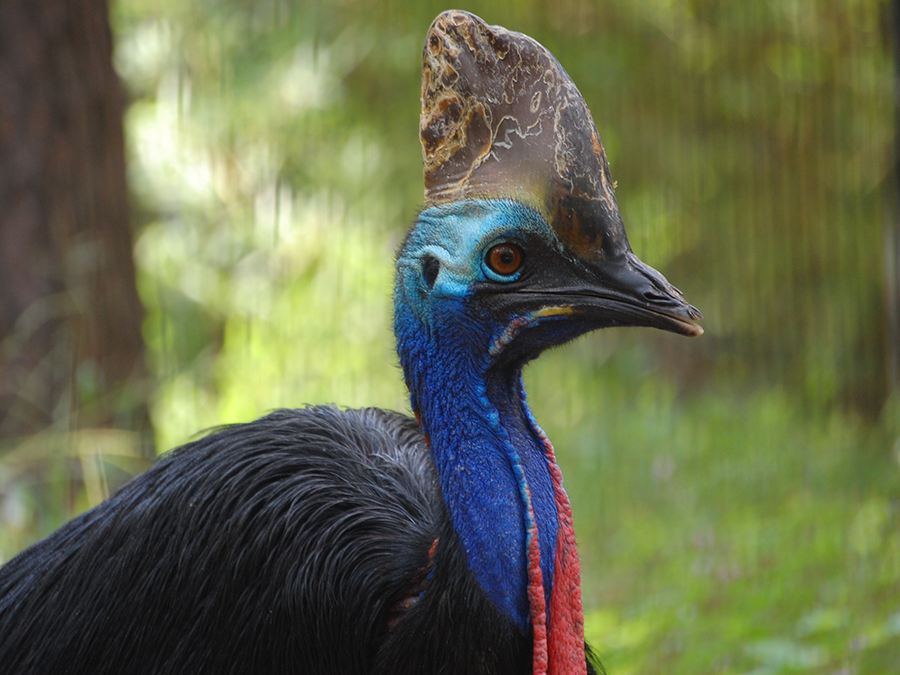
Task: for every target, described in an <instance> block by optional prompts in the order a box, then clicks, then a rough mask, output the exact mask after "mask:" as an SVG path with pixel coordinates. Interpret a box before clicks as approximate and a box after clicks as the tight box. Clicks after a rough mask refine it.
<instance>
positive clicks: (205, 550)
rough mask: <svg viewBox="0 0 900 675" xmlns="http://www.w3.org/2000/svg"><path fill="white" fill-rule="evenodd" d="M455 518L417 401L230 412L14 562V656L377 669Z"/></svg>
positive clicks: (4, 603) (0, 646)
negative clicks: (413, 405)
mask: <svg viewBox="0 0 900 675" xmlns="http://www.w3.org/2000/svg"><path fill="white" fill-rule="evenodd" d="M442 517H443V506H442V503H441V501H440V496H439V493H438V491H437V488H436V477H435V474H434V467H433V464H432V463H431V460H430V458H429V456H428V453H427V450H426V448H425V444H424V440H423V438H422V435H421V432H420V431H419V430H418V427H417V426H416V425H415V422H414V421H412V420H410V419H409V418H406V417H404V416H401V415H398V414H395V413H388V412H384V411H380V410H375V409H366V410H346V411H340V410H338V409H337V408H334V407H326V406H320V407H311V408H306V409H300V410H282V411H278V412H275V413H273V414H271V415H269V416H267V417H265V418H262V419H260V420H257V421H256V422H252V423H250V424H241V425H236V426H231V427H227V428H225V429H222V430H220V431H218V432H216V433H214V434H212V435H210V436H207V437H206V438H203V439H201V440H198V441H195V442H193V443H190V444H189V445H187V446H184V447H182V448H180V449H178V450H176V451H174V452H172V453H171V454H169V455H167V456H166V457H164V458H163V459H162V460H161V461H160V462H159V463H158V464H157V465H156V466H155V467H154V468H152V469H151V470H150V471H148V472H146V473H144V474H143V475H141V476H140V477H138V478H136V479H135V480H133V481H132V482H130V483H129V484H128V485H126V486H125V487H124V488H123V489H122V490H121V491H120V492H119V493H117V494H116V495H115V496H114V497H113V498H111V499H110V500H108V501H107V502H105V503H103V504H101V505H100V506H98V507H97V508H95V509H93V510H91V511H89V512H87V513H85V514H84V515H82V516H81V517H79V518H77V519H75V520H73V521H72V522H70V523H68V524H67V525H65V526H64V527H62V528H61V529H60V530H58V531H57V532H56V533H55V534H53V535H51V536H50V537H48V538H47V539H45V540H43V541H41V542H39V543H37V544H35V545H34V546H32V547H31V548H29V549H28V550H26V551H24V552H23V553H22V554H20V555H19V556H18V557H16V558H15V559H13V560H12V561H10V562H9V563H8V564H7V565H6V566H4V567H3V568H0V672H2V673H16V674H17V675H24V674H26V673H62V672H66V673H93V674H99V673H106V672H109V673H113V672H114V673H124V672H127V673H145V672H146V673H151V672H154V673H204V672H209V673H295V672H309V673H332V672H334V673H337V672H342V673H356V672H369V670H370V669H371V664H372V663H373V661H374V659H375V649H376V648H377V646H378V645H380V644H381V643H382V642H383V640H384V634H385V633H386V632H387V629H388V624H389V623H391V622H392V621H396V619H397V618H398V616H399V615H400V614H402V610H403V607H402V606H400V605H398V606H397V607H394V605H396V604H397V603H402V602H403V601H404V599H405V598H406V596H407V595H408V593H409V591H410V588H411V587H412V586H414V585H415V584H414V583H413V580H415V579H417V578H418V577H419V576H421V574H422V570H423V569H425V568H426V567H427V566H428V562H429V551H430V549H431V546H432V543H433V542H434V540H435V538H436V537H437V532H438V531H439V529H440V522H441V519H442ZM398 612H399V614H398Z"/></svg>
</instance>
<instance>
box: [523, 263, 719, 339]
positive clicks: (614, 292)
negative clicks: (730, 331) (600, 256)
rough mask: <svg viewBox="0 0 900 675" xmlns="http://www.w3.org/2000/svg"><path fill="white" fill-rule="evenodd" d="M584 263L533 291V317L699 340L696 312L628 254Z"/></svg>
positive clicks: (652, 270)
mask: <svg viewBox="0 0 900 675" xmlns="http://www.w3.org/2000/svg"><path fill="white" fill-rule="evenodd" d="M582 262H583V263H586V264H585V267H584V268H582V273H581V274H577V275H572V276H570V277H568V278H567V279H565V281H563V282H562V283H560V281H562V280H560V279H558V278H557V279H556V280H555V281H556V283H552V282H551V283H550V284H548V285H547V286H544V288H541V289H537V288H533V289H532V293H533V295H532V296H531V302H530V303H529V304H531V305H532V307H534V309H533V310H532V312H531V316H533V317H535V318H541V317H551V316H562V315H567V316H570V317H573V318H580V319H582V320H586V321H587V322H588V323H595V324H597V325H598V326H602V325H613V326H646V327H650V328H659V329H661V330H666V331H671V332H673V333H678V334H680V335H686V336H689V337H696V336H698V335H702V334H703V328H702V327H701V326H700V325H699V324H698V323H697V321H699V320H700V319H702V318H703V315H702V314H701V313H700V310H698V309H697V308H696V307H694V306H693V305H691V304H690V303H688V302H687V301H686V300H685V299H684V295H683V294H682V293H681V291H679V290H678V289H677V288H675V287H674V286H673V285H672V284H670V283H669V282H668V281H667V280H666V278H665V277H664V276H663V275H662V274H660V273H659V272H657V271H656V270H655V269H653V268H652V267H650V266H649V265H647V264H646V263H644V262H642V261H641V260H640V259H639V258H638V257H637V256H636V255H635V254H634V253H632V252H631V251H630V250H627V251H626V252H625V253H624V254H622V255H620V256H617V257H616V258H615V259H613V260H600V261H596V262H594V261H591V262H587V261H583V260H582ZM548 286H549V287H548ZM535 291H536V292H535Z"/></svg>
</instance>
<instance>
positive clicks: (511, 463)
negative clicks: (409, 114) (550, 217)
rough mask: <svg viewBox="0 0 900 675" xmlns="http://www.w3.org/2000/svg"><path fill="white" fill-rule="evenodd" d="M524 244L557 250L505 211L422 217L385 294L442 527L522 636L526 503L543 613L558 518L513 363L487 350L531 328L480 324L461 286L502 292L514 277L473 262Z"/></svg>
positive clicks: (545, 229) (468, 208)
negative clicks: (438, 494) (448, 520)
mask: <svg viewBox="0 0 900 675" xmlns="http://www.w3.org/2000/svg"><path fill="white" fill-rule="evenodd" d="M535 238H539V239H540V240H541V241H542V245H545V246H549V247H557V248H561V245H560V244H559V241H558V240H557V238H556V236H555V234H554V233H553V231H552V229H551V228H550V226H549V225H548V224H547V223H546V221H544V219H543V218H541V216H540V215H539V214H538V213H537V212H535V211H534V210H532V209H530V208H528V207H526V206H523V205H522V204H519V203H517V202H511V201H489V200H467V201H465V202H459V203H456V204H450V205H446V206H439V207H433V208H429V209H427V210H425V211H424V212H422V214H421V215H420V216H419V219H418V221H417V223H416V226H415V228H414V229H413V231H412V232H411V233H410V235H409V237H408V238H407V240H406V242H405V243H404V245H403V248H402V250H401V251H400V255H399V257H398V260H397V282H396V286H395V291H394V330H395V333H396V336H397V351H398V354H399V356H400V362H401V365H402V366H403V371H404V374H405V376H406V382H407V385H408V386H409V389H410V392H411V393H410V396H411V401H412V408H413V410H415V411H416V412H417V413H418V414H419V415H420V418H421V420H422V424H423V429H424V431H425V434H426V436H427V437H428V439H429V443H430V446H431V451H432V455H433V457H434V461H435V464H436V465H437V469H438V473H439V476H440V483H441V489H442V491H443V495H444V500H445V502H446V504H447V507H448V509H449V512H450V515H451V517H452V519H453V524H454V528H455V530H456V532H457V533H458V535H459V537H460V540H461V542H462V545H463V547H464V548H465V551H466V554H467V558H468V563H469V567H470V569H471V570H472V571H473V573H474V575H475V577H476V579H477V580H478V582H479V584H480V585H481V587H482V588H483V589H484V591H485V592H486V593H487V595H488V597H489V598H490V599H491V601H492V602H493V603H494V605H495V606H496V607H498V608H499V609H500V610H501V611H503V612H504V613H505V614H506V615H507V616H509V617H510V618H511V619H512V620H513V621H514V622H515V623H516V624H517V625H518V626H519V627H520V628H521V629H522V631H523V632H525V631H527V629H528V626H529V625H530V616H529V603H528V597H527V588H528V561H527V553H526V543H527V541H526V540H527V531H528V529H529V525H530V524H531V523H530V519H529V516H528V513H527V509H526V507H525V503H526V500H527V498H528V497H527V494H528V493H529V492H530V495H531V502H532V507H533V511H534V521H535V524H536V526H537V532H538V542H539V548H540V556H541V572H542V575H543V580H544V590H545V593H546V600H547V607H548V608H549V597H550V593H551V585H552V579H553V564H554V555H555V550H556V538H557V518H558V516H557V509H556V500H555V497H554V493H553V486H552V482H551V478H550V473H549V469H548V465H547V459H546V451H545V448H544V446H543V443H542V442H541V440H540V438H539V437H538V435H537V430H536V428H535V425H534V423H533V418H532V417H531V415H530V412H529V411H528V409H527V407H526V405H525V398H524V389H523V386H522V379H521V366H522V364H515V363H511V364H507V365H505V366H498V364H497V362H496V361H495V358H496V356H497V350H496V348H495V349H494V350H493V351H494V353H493V354H492V353H491V351H492V350H491V347H492V345H496V344H497V339H498V338H499V337H500V336H501V335H502V334H503V332H504V330H505V329H507V326H508V325H509V323H510V321H512V320H515V319H520V320H526V321H528V322H530V323H536V322H538V321H541V320H542V319H539V318H534V317H530V316H524V317H516V316H503V317H496V316H492V314H491V313H490V311H489V308H488V306H487V304H486V300H487V299H488V298H486V297H485V296H484V294H483V293H481V294H479V293H475V291H474V290H473V286H475V285H476V284H480V287H481V288H482V289H484V288H485V284H490V285H492V286H493V288H491V290H495V291H496V292H503V290H504V289H503V286H504V284H508V283H510V282H512V281H515V280H516V279H517V274H513V275H512V276H510V277H503V276H500V275H498V274H496V273H495V272H493V271H492V270H490V269H489V268H488V267H487V265H486V264H485V262H484V260H485V254H486V253H487V251H488V250H489V249H490V248H492V247H493V246H495V245H496V244H499V243H503V242H513V243H518V244H519V245H520V246H522V247H523V248H525V246H524V244H525V241H526V239H528V240H529V241H532V242H533V241H535ZM525 255H526V256H527V255H528V252H527V250H526V251H525ZM429 256H430V257H431V258H433V259H434V260H436V261H437V263H438V267H437V268H436V271H437V276H436V277H435V276H433V275H434V272H435V266H434V262H433V261H432V262H431V263H430V265H431V268H430V271H431V275H432V277H431V278H429V276H428V274H427V273H426V271H425V268H426V264H425V263H426V260H427V259H428V257H429ZM429 280H432V281H433V285H432V286H431V287H429V283H428V282H429ZM516 339H519V338H516Z"/></svg>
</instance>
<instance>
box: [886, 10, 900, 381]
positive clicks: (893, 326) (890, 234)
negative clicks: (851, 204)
mask: <svg viewBox="0 0 900 675" xmlns="http://www.w3.org/2000/svg"><path fill="white" fill-rule="evenodd" d="M887 17H888V19H887V22H888V34H889V35H890V45H891V49H892V51H893V57H894V97H895V100H896V101H897V102H898V105H897V106H896V111H895V115H896V119H895V125H896V126H895V128H896V129H897V132H896V134H895V138H894V175H893V179H894V185H893V187H894V190H893V192H894V199H893V200H890V201H889V202H888V203H889V204H891V212H890V215H889V216H888V217H887V218H886V220H885V226H884V256H885V258H884V260H885V286H886V288H887V298H886V302H887V323H888V331H887V332H888V334H887V339H888V348H887V351H888V354H887V360H888V364H887V371H888V372H887V376H888V386H889V387H890V390H891V391H898V390H900V0H894V1H893V2H892V3H891V5H890V8H889V10H888V12H887Z"/></svg>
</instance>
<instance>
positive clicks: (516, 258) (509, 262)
mask: <svg viewBox="0 0 900 675" xmlns="http://www.w3.org/2000/svg"><path fill="white" fill-rule="evenodd" d="M486 260H487V264H488V267H490V268H491V270H492V271H494V272H496V273H497V274H500V275H502V276H504V277H508V276H509V275H510V274H514V273H515V272H516V270H518V269H519V268H520V267H521V266H522V249H520V248H519V247H518V246H516V245H515V244H497V245H496V246H494V247H493V248H491V250H490V251H488V252H487V257H486Z"/></svg>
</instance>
